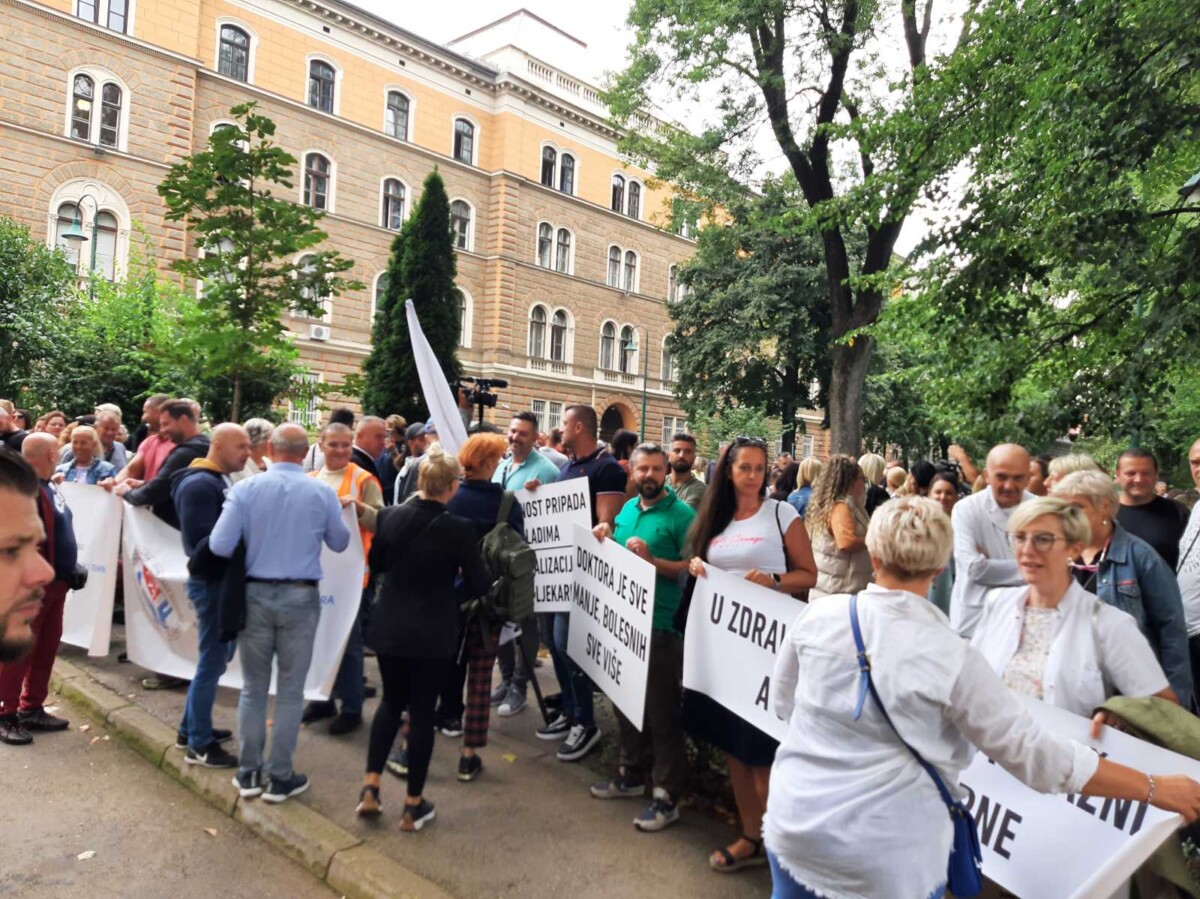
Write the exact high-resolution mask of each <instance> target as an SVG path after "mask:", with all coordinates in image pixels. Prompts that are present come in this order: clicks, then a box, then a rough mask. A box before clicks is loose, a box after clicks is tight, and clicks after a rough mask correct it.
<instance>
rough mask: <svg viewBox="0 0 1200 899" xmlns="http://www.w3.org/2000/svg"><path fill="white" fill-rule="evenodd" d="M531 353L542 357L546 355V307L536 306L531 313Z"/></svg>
mask: <svg viewBox="0 0 1200 899" xmlns="http://www.w3.org/2000/svg"><path fill="white" fill-rule="evenodd" d="M529 355H530V356H532V357H534V358H535V359H542V358H544V357H545V355H546V307H545V306H534V307H533V309H532V310H531V311H530V313H529Z"/></svg>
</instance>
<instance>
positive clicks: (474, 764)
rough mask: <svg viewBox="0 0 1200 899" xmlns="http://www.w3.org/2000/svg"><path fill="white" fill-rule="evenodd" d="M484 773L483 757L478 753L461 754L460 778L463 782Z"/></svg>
mask: <svg viewBox="0 0 1200 899" xmlns="http://www.w3.org/2000/svg"><path fill="white" fill-rule="evenodd" d="M481 773H483V759H481V758H480V757H479V756H477V755H460V756H459V757H458V779H459V780H461V781H462V782H463V783H466V782H467V781H469V780H474V779H475V778H477V777H478V776H479V775H480V774H481Z"/></svg>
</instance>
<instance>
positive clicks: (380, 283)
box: [371, 272, 388, 324]
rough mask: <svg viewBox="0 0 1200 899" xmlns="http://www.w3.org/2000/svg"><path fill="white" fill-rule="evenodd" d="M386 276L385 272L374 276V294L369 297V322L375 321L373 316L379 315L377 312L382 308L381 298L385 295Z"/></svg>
mask: <svg viewBox="0 0 1200 899" xmlns="http://www.w3.org/2000/svg"><path fill="white" fill-rule="evenodd" d="M387 284H388V276H387V272H380V273H379V274H378V275H376V276H375V293H374V294H373V295H372V297H371V322H372V324H373V323H374V321H375V316H377V315H378V314H379V310H380V309H382V308H383V298H384V296H385V295H386V294H387Z"/></svg>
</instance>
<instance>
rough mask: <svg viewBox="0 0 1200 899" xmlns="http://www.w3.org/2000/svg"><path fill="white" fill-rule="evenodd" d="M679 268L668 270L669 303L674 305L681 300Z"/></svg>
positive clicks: (673, 266)
mask: <svg viewBox="0 0 1200 899" xmlns="http://www.w3.org/2000/svg"><path fill="white" fill-rule="evenodd" d="M678 291H679V266H677V265H672V266H671V267H670V268H668V269H667V302H668V303H674V302H675V301H676V300H677V299H679V294H678Z"/></svg>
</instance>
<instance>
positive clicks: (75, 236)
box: [60, 193, 100, 299]
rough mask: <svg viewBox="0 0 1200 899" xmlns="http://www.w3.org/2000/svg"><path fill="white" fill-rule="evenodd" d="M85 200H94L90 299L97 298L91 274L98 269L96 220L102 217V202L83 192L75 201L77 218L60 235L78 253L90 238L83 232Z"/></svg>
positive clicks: (89, 284) (89, 265)
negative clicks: (82, 213)
mask: <svg viewBox="0 0 1200 899" xmlns="http://www.w3.org/2000/svg"><path fill="white" fill-rule="evenodd" d="M84 200H91V201H92V209H93V210H94V214H93V216H92V237H91V241H92V254H91V260H90V261H89V263H88V297H89V298H90V299H95V295H96V288H95V286H94V284H93V283H92V280H91V276H92V275H93V274H94V273H95V271H96V220H97V219H99V218H100V202H99V201H98V200H97V199H96V198H95V197H94V196H92V195H91V194H86V193H85V194H83V196H81V197H80V198H79V199H78V200H76V201H75V220H74V221H73V222H71V225H70V227H69V228H67V230H66V231H64V232H63V233H62V234H61V235H60V236H61V237H62V239H63V240H65V241H66V242H67V243H69V244H70V245H71V246H72V247H74V248H75V252H76V253H78V252H79V250H80V248H81V247H82V246H83V244H84V242H85V241H87V240H88V236H87V235H86V234H84V233H83V227H82V222H81V217H80V211H81V208H82V206H83V201H84Z"/></svg>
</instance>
